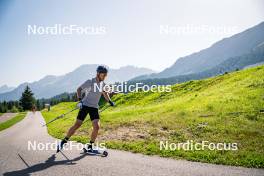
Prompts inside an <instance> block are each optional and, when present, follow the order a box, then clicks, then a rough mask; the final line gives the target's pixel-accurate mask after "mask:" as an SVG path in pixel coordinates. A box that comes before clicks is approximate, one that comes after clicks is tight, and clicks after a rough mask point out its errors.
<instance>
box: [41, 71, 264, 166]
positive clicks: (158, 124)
mask: <svg viewBox="0 0 264 176" xmlns="http://www.w3.org/2000/svg"><path fill="white" fill-rule="evenodd" d="M113 101H115V103H116V107H109V108H107V106H108V105H105V107H102V109H104V108H107V109H106V110H105V111H103V112H102V113H101V129H100V135H99V138H98V140H99V141H100V142H105V143H106V144H107V147H109V148H113V149H120V150H126V151H131V152H137V153H143V154H147V155H159V156H162V157H170V158H175V159H186V160H191V161H199V162H207V163H215V164H225V165H234V166H245V167H255V168H264V142H263V141H264V115H263V114H262V113H259V112H258V111H259V110H260V109H263V108H264V66H258V67H254V68H250V69H247V70H242V71H237V72H234V73H228V74H225V75H221V76H217V77H214V78H209V79H205V80H197V81H189V82H186V83H182V84H178V85H174V86H173V87H172V92H169V93H165V92H164V93H151V92H147V93H144V92H139V93H129V94H127V95H122V94H120V95H116V96H114V98H113ZM75 105H76V103H60V104H59V105H56V106H54V107H52V108H51V111H50V112H47V111H45V110H44V111H42V114H43V116H44V118H45V120H46V121H49V120H51V119H52V118H54V117H56V116H57V115H60V114H62V113H64V112H66V111H68V110H70V109H72V108H74V107H75ZM230 112H233V113H230ZM76 115H77V111H75V112H73V113H72V114H70V115H69V116H67V118H66V119H61V120H58V121H56V122H54V123H52V124H50V125H49V126H48V132H49V134H50V135H52V136H54V137H56V138H63V137H64V135H65V133H66V131H67V130H68V128H69V127H70V126H71V125H72V124H73V123H74V121H75V119H76ZM88 118H89V117H88ZM90 132H91V123H90V120H89V121H88V122H86V123H84V124H83V126H82V127H81V128H80V130H79V131H78V133H77V134H76V135H74V136H73V137H72V138H71V140H75V141H79V142H83V143H86V142H88V139H89V137H88V136H89V135H90ZM187 140H192V141H194V142H201V141H209V142H212V143H224V142H225V143H237V144H238V150H228V151H227V150H224V151H223V150H222V151H216V150H209V149H205V150H200V151H197V150H189V151H184V150H175V151H170V150H160V141H168V142H169V143H182V142H186V141H187Z"/></svg>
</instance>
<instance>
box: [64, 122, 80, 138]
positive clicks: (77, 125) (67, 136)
mask: <svg viewBox="0 0 264 176" xmlns="http://www.w3.org/2000/svg"><path fill="white" fill-rule="evenodd" d="M82 123H83V121H82V120H79V119H77V120H76V122H75V124H74V125H73V126H72V127H71V128H70V129H69V131H68V133H67V135H66V138H68V139H69V138H70V137H71V136H72V135H73V134H74V133H75V131H76V130H77V129H78V128H80V126H82Z"/></svg>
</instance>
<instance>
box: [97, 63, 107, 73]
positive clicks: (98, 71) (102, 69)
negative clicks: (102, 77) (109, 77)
mask: <svg viewBox="0 0 264 176" xmlns="http://www.w3.org/2000/svg"><path fill="white" fill-rule="evenodd" d="M96 71H97V73H107V72H108V70H107V68H106V67H105V66H102V65H100V66H98V67H97V69H96Z"/></svg>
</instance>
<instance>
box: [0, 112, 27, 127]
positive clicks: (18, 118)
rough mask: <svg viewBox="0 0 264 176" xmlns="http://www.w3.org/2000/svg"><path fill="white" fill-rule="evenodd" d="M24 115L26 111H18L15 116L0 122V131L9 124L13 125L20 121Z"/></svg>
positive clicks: (9, 125)
mask: <svg viewBox="0 0 264 176" xmlns="http://www.w3.org/2000/svg"><path fill="white" fill-rule="evenodd" d="M25 116H26V112H20V113H18V114H17V115H16V116H15V117H13V118H12V119H9V120H7V121H5V122H3V123H0V131H2V130H4V129H7V128H9V127H11V126H13V125H14V124H16V123H18V122H20V121H21V120H23V119H24V118H25Z"/></svg>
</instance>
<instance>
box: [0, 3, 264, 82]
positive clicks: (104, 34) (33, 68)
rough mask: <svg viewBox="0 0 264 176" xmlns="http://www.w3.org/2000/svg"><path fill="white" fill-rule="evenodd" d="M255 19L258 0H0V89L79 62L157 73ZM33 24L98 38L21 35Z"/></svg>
mask: <svg viewBox="0 0 264 176" xmlns="http://www.w3.org/2000/svg"><path fill="white" fill-rule="evenodd" d="M263 21H264V1H263V0H243V1H241V0H221V1H219V0H184V1H175V0H94V1H91V0H86V1H85V0H57V1H54V0H45V1H44V0H25V1H19V0H1V1H0V63H1V66H0V86H1V85H5V84H7V85H8V86H17V85H19V84H20V83H23V82H32V81H37V80H39V79H41V78H42V77H44V76H46V75H62V74H65V73H68V72H70V71H73V70H74V69H76V68H77V67H78V66H80V65H82V64H105V65H108V66H109V67H112V68H119V67H122V66H126V65H134V66H137V67H146V68H150V69H153V70H156V71H162V70H163V69H165V68H167V67H169V66H171V65H172V64H173V63H175V61H176V60H177V59H178V58H179V57H183V56H186V55H188V54H191V53H193V52H197V51H199V50H201V49H204V48H207V47H210V45H212V44H213V43H214V42H217V41H219V40H221V39H223V38H225V37H230V36H232V35H233V34H235V33H239V32H242V31H244V30H246V29H248V28H250V27H253V26H255V25H257V24H259V23H260V22H263ZM34 25H35V26H36V27H39V28H45V29H46V28H47V27H54V26H55V25H62V26H64V27H65V26H66V27H67V26H70V25H75V26H78V27H80V28H85V27H89V29H91V30H92V29H94V30H99V33H96V32H94V31H92V32H91V30H90V31H89V32H90V33H89V34H78V33H73V34H54V35H51V34H50V33H48V34H46V33H45V34H42V35H41V32H40V33H36V34H33V33H32V31H31V33H29V32H28V28H29V26H31V27H33V26H34ZM97 32H98V31H97Z"/></svg>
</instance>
